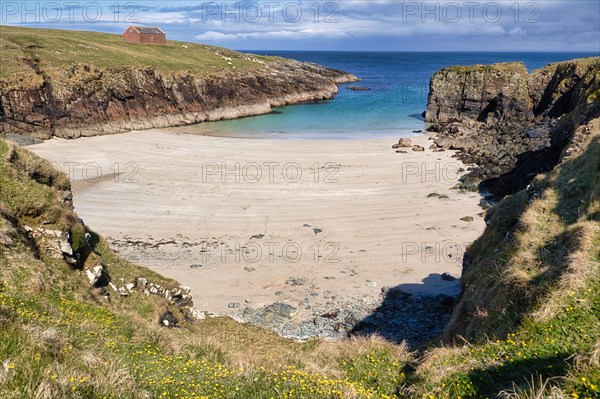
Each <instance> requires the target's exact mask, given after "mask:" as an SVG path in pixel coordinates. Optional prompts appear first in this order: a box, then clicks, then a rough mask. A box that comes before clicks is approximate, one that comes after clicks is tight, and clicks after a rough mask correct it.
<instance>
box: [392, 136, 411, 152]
mask: <svg viewBox="0 0 600 399" xmlns="http://www.w3.org/2000/svg"><path fill="white" fill-rule="evenodd" d="M410 147H412V141H411V140H410V139H409V138H406V137H403V138H401V139H400V140H398V144H394V145H393V146H392V148H393V149H396V148H410Z"/></svg>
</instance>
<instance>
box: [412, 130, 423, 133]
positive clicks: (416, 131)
mask: <svg viewBox="0 0 600 399" xmlns="http://www.w3.org/2000/svg"><path fill="white" fill-rule="evenodd" d="M412 132H413V133H423V131H422V130H413V131H412Z"/></svg>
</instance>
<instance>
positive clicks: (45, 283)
mask: <svg viewBox="0 0 600 399" xmlns="http://www.w3.org/2000/svg"><path fill="white" fill-rule="evenodd" d="M0 29H1V30H2V31H1V32H2V34H1V35H0V46H2V50H3V51H2V52H1V54H2V60H1V62H2V74H9V73H14V72H16V73H18V74H19V73H20V74H21V75H20V76H21V78H22V79H25V78H26V76H27V74H32V77H31V79H32V81H33V79H37V78H38V77H39V76H38V75H37V74H36V73H35V72H34V69H32V68H31V67H30V66H27V65H30V64H31V63H32V62H33V64H31V65H33V66H35V63H36V62H42V63H47V65H45V66H44V70H45V71H50V70H52V68H56V69H57V70H58V69H60V68H61V67H64V66H65V65H71V64H72V63H73V62H77V61H76V60H80V59H86V60H88V61H90V62H93V63H94V64H96V65H98V66H100V67H106V68H124V67H126V65H128V64H129V63H131V62H135V63H136V64H139V65H148V66H152V67H155V68H157V69H168V70H172V71H182V72H185V71H187V70H191V71H194V72H198V73H206V72H210V71H212V70H216V68H227V67H228V64H227V63H226V62H225V63H224V60H223V59H222V57H221V56H218V55H216V50H215V48H211V47H208V46H202V45H191V44H190V45H187V46H188V48H185V47H183V44H178V43H175V42H170V43H169V46H168V47H167V48H161V47H153V46H144V45H133V44H131V45H130V44H126V43H123V42H122V41H121V39H120V38H119V37H118V36H114V35H103V34H96V33H85V32H84V33H81V34H77V35H76V36H75V35H70V36H69V38H68V39H66V40H63V36H62V34H61V35H59V36H56V35H55V31H51V30H48V31H42V30H36V31H31V30H27V29H23V28H9V27H1V28H0ZM59 38H60V39H59ZM86 46H87V47H86ZM219 51H220V52H221V54H224V53H223V52H224V51H225V50H219ZM154 52H159V53H160V54H158V53H154ZM187 52H193V53H194V55H193V56H188V55H187ZM184 53H185V54H186V56H185V57H184V56H181V55H182V54H184ZM5 54H7V56H6V57H5ZM227 54H229V53H227ZM232 54H233V53H232ZM227 56H228V57H229V56H231V57H232V59H233V58H234V55H227ZM90 57H91V58H90ZM94 57H96V58H94ZM194 57H196V58H194ZM5 61H6V62H5ZM11 63H12V64H11ZM236 63H239V64H236ZM246 63H247V64H248V65H246ZM234 64H235V65H240V68H241V67H249V68H252V67H255V64H256V63H252V62H251V61H250V62H248V61H246V60H243V58H241V59H237V58H236V60H235V62H234ZM250 64H252V65H250ZM11 68H12V70H11ZM2 76H5V75H2ZM597 76H598V75H597V74H596V75H592V74H590V75H589V77H588V78H589V81H586V82H585V85H582V86H584V87H585V90H586V92H585V93H580V94H579V97H581V98H582V99H583V100H582V101H580V103H579V104H578V106H577V107H576V109H575V111H573V112H572V113H571V114H570V115H565V116H564V117H563V118H561V120H560V123H562V124H570V125H572V126H573V128H574V129H575V130H576V132H575V135H574V138H573V141H572V143H571V145H570V146H569V149H568V153H565V155H567V156H566V157H565V158H564V160H563V162H562V163H561V164H560V165H559V166H558V167H557V168H556V169H555V170H554V171H552V172H550V173H548V174H546V175H541V176H538V178H537V179H536V180H535V184H534V186H535V188H536V190H538V193H537V194H538V195H537V196H535V197H533V198H532V197H531V196H530V195H529V194H528V193H527V192H526V191H522V192H519V193H517V194H515V195H513V196H510V197H507V198H506V199H504V200H503V201H502V202H501V203H500V204H499V206H497V207H495V208H493V209H492V210H490V212H492V217H491V225H490V226H489V227H488V228H487V229H486V232H485V233H484V235H483V236H482V237H481V238H480V239H479V240H477V241H476V242H475V243H474V244H473V245H472V247H471V248H470V249H469V258H470V260H469V265H468V266H467V267H466V268H465V270H464V275H463V283H464V284H465V285H466V290H465V293H464V295H463V298H462V300H461V301H460V303H459V305H458V307H457V309H455V311H454V314H453V318H452V320H451V323H450V325H449V326H448V329H447V331H446V333H445V335H446V336H445V337H444V338H445V341H444V342H445V344H442V343H438V344H436V345H430V346H428V347H424V348H420V350H419V351H417V352H414V353H411V352H409V351H408V350H407V349H406V348H405V347H404V346H402V345H393V344H390V343H387V342H384V341H383V340H381V339H378V338H368V339H365V338H353V339H349V340H347V341H344V342H324V341H319V340H311V341H309V342H306V343H297V342H292V341H288V340H285V339H282V338H280V337H278V336H276V335H274V334H272V333H270V332H267V331H265V330H263V329H260V328H258V327H254V326H249V325H240V324H238V323H236V322H234V321H233V320H231V319H227V318H207V319H206V320H194V319H185V318H184V315H183V313H182V312H183V311H182V310H181V309H179V308H177V307H176V306H174V305H172V304H170V303H169V302H167V300H166V299H164V298H161V297H158V296H152V295H151V296H145V295H144V294H143V293H142V292H140V291H134V292H132V293H130V294H129V296H127V297H122V296H120V295H117V294H115V293H112V291H111V296H110V298H111V300H110V301H107V300H106V299H105V298H104V297H103V294H102V292H101V291H100V290H98V289H96V288H93V287H90V286H89V284H88V281H87V278H86V276H85V273H83V272H82V270H81V267H93V266H96V265H99V264H102V265H103V266H104V267H105V269H106V270H107V272H108V273H109V274H110V276H111V278H112V280H113V281H132V280H133V279H135V278H137V277H141V276H143V277H146V278H147V279H149V280H150V281H152V282H154V283H158V284H160V285H162V286H164V287H175V286H177V285H178V283H177V282H175V281H172V280H169V279H166V278H164V277H162V276H160V275H158V274H155V273H153V272H151V271H149V270H147V269H145V268H143V267H140V266H137V265H134V264H131V263H129V262H127V261H126V260H124V259H122V258H120V257H119V256H117V255H116V254H115V253H114V252H113V251H112V250H111V249H110V248H109V246H108V244H107V243H106V241H104V240H103V239H102V237H99V236H98V235H96V234H94V233H93V232H89V233H90V234H91V236H92V238H91V241H90V242H91V243H92V245H93V251H91V250H89V248H88V245H87V244H86V242H85V239H84V237H85V233H86V228H85V226H83V225H82V224H80V223H79V222H78V220H77V216H76V215H75V214H74V213H73V212H72V211H70V210H69V209H68V208H67V207H66V206H65V205H64V204H63V203H62V198H63V192H64V191H66V190H69V182H68V179H67V178H66V176H65V175H63V174H61V173H60V172H58V171H56V170H55V169H53V168H52V166H51V165H50V164H49V163H48V162H46V161H44V160H41V159H40V158H38V157H37V156H35V155H33V154H31V153H30V152H29V151H27V150H25V149H23V148H20V147H17V146H14V145H12V144H9V143H8V142H5V141H2V140H0V397H1V398H27V399H29V398H140V397H141V398H243V399H248V398H252V399H254V398H276V399H280V398H310V399H313V398H316V399H318V398H323V399H325V398H327V399H333V398H340V399H342V398H343V399H350V398H428V399H437V398H440V399H441V398H464V399H480V398H497V397H499V398H531V399H533V398H565V397H570V398H600V118H597V117H596V118H595V119H594V118H583V117H582V115H587V110H588V109H590V107H593V106H594V101H597V99H598V93H599V91H598V90H599V88H598V84H599V82H600V80H598V79H597ZM588 78H586V79H588ZM28 79H29V78H28ZM588 99H589V101H587V100H588ZM596 115H597V114H596ZM581 121H583V123H582V122H581ZM579 124H583V126H579ZM436 195H437V194H435V193H434V194H433V195H431V196H432V197H435V196H436ZM439 197H440V198H442V197H443V196H439ZM39 228H43V229H47V230H59V231H61V232H65V233H66V232H69V237H70V243H71V246H72V247H73V249H74V250H76V251H78V252H80V253H81V254H82V262H83V265H80V267H79V268H78V267H74V266H73V265H71V264H69V263H68V262H66V261H65V260H64V259H62V257H56V255H55V254H52V252H51V251H50V250H49V249H48V248H49V246H48V244H49V242H48V239H47V238H45V237H43V236H39V235H37V236H36V235H32V234H29V233H28V230H33V231H36V230H37V229H39ZM196 294H198V293H196ZM200 295H201V293H200ZM167 310H169V311H171V312H173V313H174V314H175V315H176V316H177V317H178V319H179V320H180V323H179V326H178V328H172V329H167V328H164V327H161V326H160V325H159V322H158V320H159V316H160V315H161V314H163V313H164V312H165V311H167ZM458 337H462V338H464V339H462V340H461V339H459V338H458Z"/></svg>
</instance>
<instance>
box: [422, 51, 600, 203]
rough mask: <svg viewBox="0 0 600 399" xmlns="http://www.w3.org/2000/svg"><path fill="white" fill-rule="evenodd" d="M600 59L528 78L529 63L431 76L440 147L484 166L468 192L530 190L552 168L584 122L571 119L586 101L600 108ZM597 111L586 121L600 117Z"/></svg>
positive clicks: (430, 115) (431, 118)
mask: <svg viewBox="0 0 600 399" xmlns="http://www.w3.org/2000/svg"><path fill="white" fill-rule="evenodd" d="M599 74H600V58H599V57H592V58H585V59H578V60H572V61H567V62H561V63H555V64H551V65H548V66H546V67H544V68H541V69H538V70H535V71H533V72H532V73H531V74H530V73H528V71H527V69H526V67H525V65H524V64H523V63H502V64H493V65H475V66H471V67H462V66H457V67H450V68H445V69H443V70H441V71H439V72H437V73H436V74H435V75H434V76H433V77H432V79H431V83H430V93H429V98H428V103H427V111H426V121H427V122H431V123H433V125H432V126H431V127H430V128H429V130H430V131H434V132H437V133H438V137H437V140H436V141H435V146H437V147H440V148H450V149H457V150H460V151H461V158H463V160H465V161H466V162H468V163H474V164H476V165H477V167H475V168H473V169H472V170H471V173H470V175H469V178H468V180H467V181H466V182H465V183H466V184H465V185H466V186H467V187H469V186H470V187H471V188H474V186H475V185H476V184H478V183H480V182H482V181H483V182H484V184H483V188H484V189H485V190H488V191H491V192H492V193H493V194H496V195H497V196H499V197H502V196H504V195H507V194H513V193H515V192H517V191H519V190H520V189H523V188H525V187H526V186H527V185H528V184H529V182H530V181H531V179H532V178H533V177H534V176H535V175H536V174H537V173H539V172H547V171H549V170H551V169H552V168H553V167H554V166H555V165H556V164H557V162H558V161H559V158H560V154H561V152H562V150H563V149H564V148H565V146H566V145H567V143H568V142H569V139H570V137H571V136H572V135H573V133H574V130H575V128H576V127H577V124H578V121H572V120H571V119H570V118H569V117H567V115H569V113H571V112H572V111H573V110H574V109H575V108H577V107H581V105H582V104H581V103H582V102H584V101H591V102H592V103H594V101H595V103H596V104H597V98H596V97H595V96H594V95H593V94H589V95H585V96H584V95H583V94H584V93H588V92H589V93H592V92H594V88H597V87H598V80H599V77H598V75H599ZM598 112H599V111H598V109H597V107H592V108H590V109H589V110H588V111H586V117H588V118H592V117H595V116H597V115H598Z"/></svg>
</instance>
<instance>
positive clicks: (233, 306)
mask: <svg viewBox="0 0 600 399" xmlns="http://www.w3.org/2000/svg"><path fill="white" fill-rule="evenodd" d="M227 307H228V308H229V309H238V308H239V307H240V304H239V302H229V304H228V305H227Z"/></svg>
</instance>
